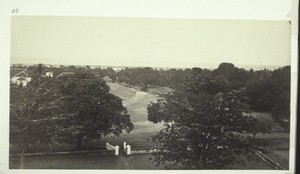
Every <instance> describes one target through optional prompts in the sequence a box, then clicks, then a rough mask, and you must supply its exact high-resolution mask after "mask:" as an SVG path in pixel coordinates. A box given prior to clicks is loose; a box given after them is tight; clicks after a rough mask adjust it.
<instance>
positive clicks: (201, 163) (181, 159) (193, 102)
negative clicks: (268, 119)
mask: <svg viewBox="0 0 300 174" xmlns="http://www.w3.org/2000/svg"><path fill="white" fill-rule="evenodd" d="M241 101H242V98H241V95H240V91H232V92H229V93H227V94H223V93H218V94H217V95H215V96H213V97H210V96H207V95H195V94H187V93H179V92H175V93H174V94H172V95H167V96H165V98H164V99H160V100H159V101H158V103H152V104H151V105H149V107H148V119H149V121H152V122H154V123H157V122H164V123H165V125H166V128H165V129H163V130H161V131H160V133H159V134H158V135H156V136H153V138H152V140H153V141H155V142H159V143H162V144H163V148H162V149H160V150H157V151H156V152H155V153H154V156H155V160H154V161H155V162H156V163H157V165H163V166H165V167H166V168H175V167H177V166H180V167H183V168H189V169H193V168H195V169H222V168H226V167H227V166H229V165H230V164H233V163H235V162H243V160H242V158H241V156H242V155H245V154H249V153H251V152H252V150H253V149H254V144H253V142H252V139H253V136H254V135H255V134H256V133H257V132H263V133H266V132H268V131H269V127H268V126H267V125H266V124H265V123H263V122H260V121H259V120H257V119H255V118H253V117H251V116H250V115H249V111H248V109H247V105H245V104H244V103H242V102H241Z"/></svg>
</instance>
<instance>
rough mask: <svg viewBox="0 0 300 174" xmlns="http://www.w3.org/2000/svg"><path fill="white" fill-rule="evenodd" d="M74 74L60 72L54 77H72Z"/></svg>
mask: <svg viewBox="0 0 300 174" xmlns="http://www.w3.org/2000/svg"><path fill="white" fill-rule="evenodd" d="M74 74H75V73H74V72H62V73H60V74H59V75H57V76H56V77H57V78H58V77H64V76H67V75H74Z"/></svg>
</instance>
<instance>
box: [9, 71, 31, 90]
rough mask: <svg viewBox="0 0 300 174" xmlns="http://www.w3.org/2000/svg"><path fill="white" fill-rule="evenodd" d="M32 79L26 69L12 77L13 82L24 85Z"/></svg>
mask: <svg viewBox="0 0 300 174" xmlns="http://www.w3.org/2000/svg"><path fill="white" fill-rule="evenodd" d="M30 81H31V77H30V76H29V75H28V74H27V73H25V71H21V72H19V73H18V74H16V75H14V76H13V77H12V78H11V83H14V84H17V85H22V86H26V85H27V84H28V83H29V82H30Z"/></svg>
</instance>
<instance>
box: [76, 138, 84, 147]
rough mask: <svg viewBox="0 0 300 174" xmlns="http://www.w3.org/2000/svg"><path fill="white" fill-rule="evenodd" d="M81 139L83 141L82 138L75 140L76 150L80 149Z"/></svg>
mask: <svg viewBox="0 0 300 174" xmlns="http://www.w3.org/2000/svg"><path fill="white" fill-rule="evenodd" d="M82 139H83V137H78V138H77V149H81V144H82Z"/></svg>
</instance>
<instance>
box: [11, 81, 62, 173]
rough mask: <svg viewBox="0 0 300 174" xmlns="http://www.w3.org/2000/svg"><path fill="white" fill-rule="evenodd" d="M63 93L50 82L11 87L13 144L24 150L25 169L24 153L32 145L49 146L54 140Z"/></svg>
mask: <svg viewBox="0 0 300 174" xmlns="http://www.w3.org/2000/svg"><path fill="white" fill-rule="evenodd" d="M61 99H62V98H61V96H60V95H59V93H58V92H57V88H53V87H51V86H48V85H47V83H45V81H44V82H42V81H41V82H40V84H39V85H36V83H29V84H28V85H27V86H25V87H22V86H18V85H15V84H11V87H10V143H11V145H13V146H15V147H16V148H18V149H20V153H21V168H23V161H24V152H25V150H28V148H29V145H33V146H36V145H41V144H44V145H48V144H52V143H53V142H54V140H53V137H54V134H55V130H56V124H55V122H56V121H57V120H58V117H57V116H58V113H59V111H60V107H59V106H60V104H59V103H60V102H61Z"/></svg>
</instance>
